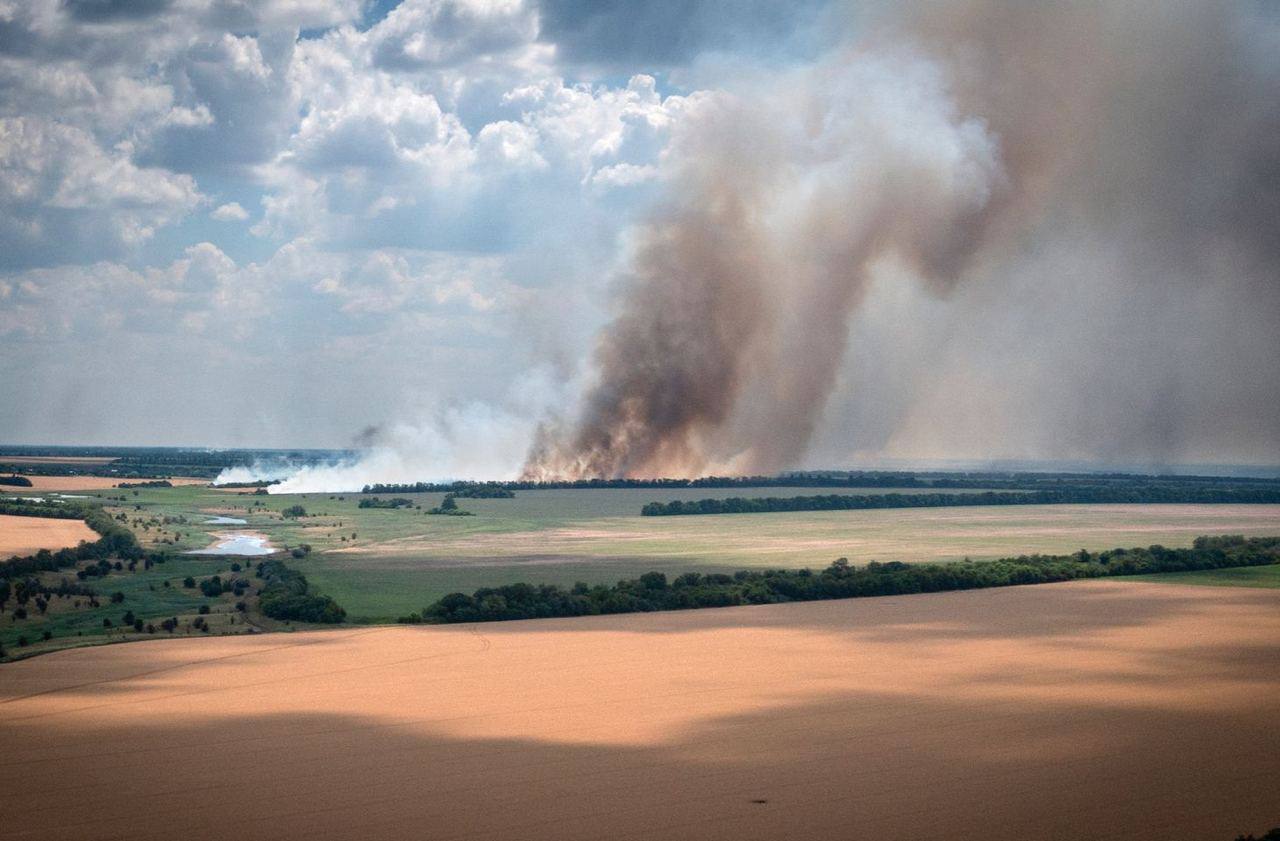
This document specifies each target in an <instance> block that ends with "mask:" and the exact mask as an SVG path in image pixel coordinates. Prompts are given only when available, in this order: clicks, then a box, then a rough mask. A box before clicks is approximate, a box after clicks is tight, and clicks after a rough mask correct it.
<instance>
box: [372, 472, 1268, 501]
mask: <svg viewBox="0 0 1280 841" xmlns="http://www.w3.org/2000/svg"><path fill="white" fill-rule="evenodd" d="M1188 484H1191V485H1225V486H1240V487H1262V488H1271V489H1275V490H1280V479H1265V478H1253V477H1236V476H1145V475H1139V474H1133V473H1011V472H990V471H988V472H973V473H954V472H945V473H944V472H938V471H934V472H905V471H885V470H855V471H822V470H819V471H806V472H791V473H781V474H778V475H773V476H703V477H700V478H697V479H616V478H615V479H573V480H562V481H531V480H515V481H491V482H411V483H401V484H375V485H365V486H364V488H363V490H362V492H363V493H367V494H373V493H379V494H392V493H400V494H404V493H440V492H445V493H449V492H455V493H458V495H459V496H476V495H479V493H475V494H473V493H471V492H470V491H471V490H473V489H474V490H476V491H480V492H482V491H485V490H489V489H494V490H510V491H520V490H529V491H532V490H591V489H596V488H767V487H790V488H794V487H831V488H909V489H913V490H914V489H921V490H929V489H940V488H941V489H948V490H966V489H971V490H1056V489H1067V488H1077V487H1083V488H1093V487H1098V486H1108V487H1152V486H1181V485H1188ZM463 491H467V493H463Z"/></svg>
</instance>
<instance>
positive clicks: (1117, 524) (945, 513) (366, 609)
mask: <svg viewBox="0 0 1280 841" xmlns="http://www.w3.org/2000/svg"><path fill="white" fill-rule="evenodd" d="M891 490H892V489H887V488H886V489H881V491H880V492H889V491H891ZM829 491H830V489H829V488H799V487H798V488H774V487H769V488H757V489H736V488H735V489H734V491H733V493H734V494H735V495H740V496H749V495H758V496H784V495H801V494H804V495H809V494H814V493H826V492H829ZM859 492H860V493H863V492H867V491H864V490H861V489H860V490H859ZM91 495H93V496H96V497H100V498H103V499H104V501H106V502H107V504H109V505H112V506H115V508H114V510H116V511H124V512H125V513H126V514H128V516H129V517H130V518H131V524H133V525H134V529H135V531H136V532H137V534H138V536H139V538H140V539H142V540H143V541H144V542H148V543H152V544H154V543H155V541H156V540H157V539H160V540H163V541H168V542H166V543H161V544H159V545H161V546H163V547H165V548H174V549H176V550H178V551H183V550H188V549H193V548H202V547H204V546H207V545H209V543H210V542H211V541H212V540H213V539H214V535H215V534H219V533H226V532H235V531H252V532H256V533H259V534H262V535H265V536H266V537H268V538H269V539H270V540H271V542H272V543H273V544H274V545H275V546H278V547H293V546H297V545H299V544H301V543H307V544H309V545H310V546H312V548H313V551H312V553H311V554H310V555H308V556H307V557H305V558H300V559H291V560H290V561H289V563H290V564H291V565H293V566H296V567H297V568H299V569H301V570H302V571H303V572H305V573H306V575H307V576H308V578H309V579H310V580H311V581H312V582H313V584H315V585H316V586H317V587H318V588H319V589H320V590H321V591H322V592H324V593H326V594H328V595H330V596H332V597H334V598H335V599H336V600H337V601H338V602H340V603H341V604H342V605H343V606H344V607H346V609H347V611H348V613H349V614H350V616H351V617H352V618H355V619H363V620H371V621H387V620H391V619H394V618H395V617H397V616H400V615H404V614H407V613H409V612H412V611H417V610H420V609H421V608H422V607H423V606H424V605H426V604H428V603H430V602H432V601H434V600H435V599H437V598H439V597H440V596H441V595H444V594H445V593H448V592H452V591H458V590H461V591H470V590H474V589H475V588H477V587H482V586H488V585H496V584H505V583H511V582H514V581H531V582H539V583H559V584H571V583H573V582H574V581H586V582H589V583H611V582H614V581H616V580H618V579H620V578H625V577H633V576H635V575H638V574H639V573H642V572H646V571H649V570H660V571H664V572H667V573H669V574H670V573H679V572H685V571H691V570H699V571H713V570H715V571H726V570H735V569H742V568H748V567H754V568H759V567H801V566H813V567H818V566H825V565H826V564H829V563H830V562H831V561H832V560H834V559H835V558H837V557H847V558H849V559H850V560H851V561H853V562H854V563H864V562H866V561H870V560H881V561H887V560H902V561H948V560H959V559H961V558H965V557H969V558H973V559H986V558H997V557H1005V556H1010V555H1018V554H1023V553H1030V552H1045V553H1057V552H1070V551H1074V550H1076V549H1080V548H1086V549H1090V550H1095V549H1106V548H1113V547H1116V546H1139V545H1142V546H1145V545H1150V544H1153V543H1164V544H1166V545H1170V546H1175V545H1189V543H1190V541H1191V539H1192V538H1193V537H1195V536H1197V535H1200V534H1228V533H1229V534H1254V535H1258V534H1276V533H1280V506H1274V505H1055V506H1025V507H1024V506H992V507H961V508H929V509H919V508H917V509H893V510H876V511H818V512H797V513H784V514H749V515H748V514H742V515H733V516H707V517H640V516H638V513H639V510H640V507H641V506H642V505H643V504H644V503H646V502H649V501H652V500H654V499H659V500H663V501H666V500H670V499H678V498H686V499H698V498H702V497H704V496H707V495H708V490H707V489H705V488H692V489H676V490H659V491H655V490H650V489H631V488H624V489H592V490H539V491H518V492H517V493H516V497H515V498H514V499H460V500H459V501H458V502H459V505H460V506H461V507H462V508H464V509H466V510H469V511H472V512H474V514H475V516H471V517H440V516H430V515H427V514H426V513H425V511H426V510H427V509H429V508H432V507H434V506H436V505H438V504H439V503H440V501H441V499H442V497H443V495H442V494H439V493H434V494H415V495H408V496H409V497H410V498H411V499H413V500H414V503H415V505H416V506H420V507H421V510H418V508H416V507H415V508H410V509H401V510H387V509H361V508H358V507H357V504H358V502H359V500H360V499H361V498H362V497H361V496H360V495H359V494H345V495H337V494H334V495H330V494H303V495H288V496H284V495H266V496H263V495H253V494H252V493H237V492H229V491H219V490H213V489H210V488H206V487H199V486H190V487H178V488H164V489H141V490H138V491H136V492H133V491H127V492H122V491H115V490H112V491H100V492H91ZM121 495H123V496H124V501H123V502H121V501H119V500H118V499H112V497H119V496H121ZM292 505H302V506H303V507H304V508H305V509H306V512H307V515H306V516H305V517H301V518H298V519H287V518H283V517H282V516H281V513H280V512H281V511H282V510H284V509H285V508H287V507H289V506H292ZM215 515H225V516H235V517H241V518H243V519H246V520H247V521H248V523H247V525H244V526H215V525H206V524H204V522H203V521H204V520H205V519H207V518H208V517H211V516H215ZM166 517H168V518H169V519H170V520H173V521H178V522H171V523H169V524H164V523H163V520H164V518H166ZM175 533H177V534H178V535H180V537H176V538H175V536H174V535H175ZM353 535H354V537H353ZM180 563H182V564H196V565H198V566H199V567H200V568H201V569H202V570H204V571H203V572H202V574H204V575H208V574H211V573H212V571H213V570H214V569H215V568H217V567H219V566H221V567H223V568H225V567H226V565H227V563H228V561H227V560H226V559H225V558H218V557H216V556H213V557H198V556H193V557H190V558H184V559H182V560H181V561H180ZM165 574H167V575H173V574H174V573H173V572H172V570H167V571H165ZM184 574H185V573H184ZM150 592H151V591H149V590H148V591H147V593H148V594H149V593H150ZM139 597H140V598H145V597H149V596H143V595H142V594H139Z"/></svg>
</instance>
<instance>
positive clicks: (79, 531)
mask: <svg viewBox="0 0 1280 841" xmlns="http://www.w3.org/2000/svg"><path fill="white" fill-rule="evenodd" d="M97 539H98V535H97V533H96V532H95V531H94V530H93V529H91V528H89V527H88V526H86V525H85V524H84V523H83V522H82V521H80V520H58V519H54V518H52V517H12V516H9V515H7V514H0V558H8V557H10V556H11V555H30V554H32V553H34V552H36V551H37V550H39V549H61V548H62V547H64V546H75V545H76V544H77V543H79V542H80V541H82V540H90V541H92V540H97Z"/></svg>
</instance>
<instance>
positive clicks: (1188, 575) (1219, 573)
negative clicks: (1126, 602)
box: [1133, 566, 1280, 588]
mask: <svg viewBox="0 0 1280 841" xmlns="http://www.w3.org/2000/svg"><path fill="white" fill-rule="evenodd" d="M1133 580H1135V581H1157V582H1163V583H1167V584H1203V585H1207V586H1212V587H1269V588H1280V566H1264V567H1242V568H1239V569H1214V570H1202V571H1197V572H1178V573H1163V574H1160V575H1140V576H1134V579H1133Z"/></svg>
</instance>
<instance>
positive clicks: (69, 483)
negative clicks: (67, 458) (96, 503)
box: [0, 474, 209, 494]
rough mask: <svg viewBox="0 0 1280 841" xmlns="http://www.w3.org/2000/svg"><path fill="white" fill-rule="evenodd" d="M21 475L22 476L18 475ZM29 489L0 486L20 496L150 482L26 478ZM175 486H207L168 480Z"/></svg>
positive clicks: (205, 481)
mask: <svg viewBox="0 0 1280 841" xmlns="http://www.w3.org/2000/svg"><path fill="white" fill-rule="evenodd" d="M19 475H23V474H19ZM27 478H28V479H30V480H31V487H29V488H16V487H12V486H10V485H2V486H0V490H5V491H8V492H9V493H17V494H21V493H24V492H31V491H99V490H103V489H104V488H114V487H115V486H116V485H118V484H120V483H121V482H125V483H136V482H146V481H150V480H148V479H121V478H119V477H118V476H117V477H112V476H27ZM168 481H169V482H171V483H173V484H175V485H207V484H208V483H209V480H208V479H193V478H177V479H169V480H168Z"/></svg>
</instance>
